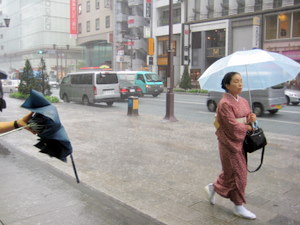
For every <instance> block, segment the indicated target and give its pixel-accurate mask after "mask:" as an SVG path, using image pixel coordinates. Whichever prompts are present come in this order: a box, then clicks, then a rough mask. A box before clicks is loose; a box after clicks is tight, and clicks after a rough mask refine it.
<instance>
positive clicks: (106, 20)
mask: <svg viewBox="0 0 300 225" xmlns="http://www.w3.org/2000/svg"><path fill="white" fill-rule="evenodd" d="M105 27H106V28H110V16H106V17H105Z"/></svg>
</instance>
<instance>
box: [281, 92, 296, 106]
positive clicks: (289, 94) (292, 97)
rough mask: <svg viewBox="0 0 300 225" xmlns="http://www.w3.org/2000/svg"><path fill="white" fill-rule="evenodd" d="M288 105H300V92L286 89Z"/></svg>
mask: <svg viewBox="0 0 300 225" xmlns="http://www.w3.org/2000/svg"><path fill="white" fill-rule="evenodd" d="M284 94H285V97H286V100H287V104H292V105H298V104H299V102H300V91H298V90H293V89H285V91H284Z"/></svg>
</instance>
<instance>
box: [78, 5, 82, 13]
mask: <svg viewBox="0 0 300 225" xmlns="http://www.w3.org/2000/svg"><path fill="white" fill-rule="evenodd" d="M81 11H82V5H81V4H78V14H79V15H80V14H81Z"/></svg>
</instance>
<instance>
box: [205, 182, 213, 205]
mask: <svg viewBox="0 0 300 225" xmlns="http://www.w3.org/2000/svg"><path fill="white" fill-rule="evenodd" d="M204 190H205V191H206V193H207V196H208V201H209V202H210V204H212V205H214V204H216V200H215V194H216V192H215V190H214V186H213V184H208V185H206V186H205V187H204Z"/></svg>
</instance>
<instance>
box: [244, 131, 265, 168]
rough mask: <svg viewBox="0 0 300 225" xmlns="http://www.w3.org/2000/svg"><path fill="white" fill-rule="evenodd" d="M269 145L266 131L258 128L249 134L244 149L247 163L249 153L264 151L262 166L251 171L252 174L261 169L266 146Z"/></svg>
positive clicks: (261, 160)
mask: <svg viewBox="0 0 300 225" xmlns="http://www.w3.org/2000/svg"><path fill="white" fill-rule="evenodd" d="M266 145H267V139H266V137H265V134H264V131H263V130H262V129H261V128H260V127H258V128H256V129H253V131H251V132H247V135H246V137H245V140H244V144H243V149H244V154H245V158H246V162H248V157H247V153H252V152H255V151H257V150H259V149H262V152H261V159H260V165H259V166H258V167H257V168H256V169H255V170H253V171H249V170H248V169H247V170H248V172H250V173H254V172H256V171H258V170H259V169H260V167H261V166H262V164H263V160H264V153H265V146H266Z"/></svg>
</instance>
